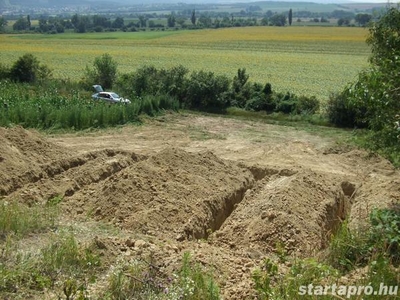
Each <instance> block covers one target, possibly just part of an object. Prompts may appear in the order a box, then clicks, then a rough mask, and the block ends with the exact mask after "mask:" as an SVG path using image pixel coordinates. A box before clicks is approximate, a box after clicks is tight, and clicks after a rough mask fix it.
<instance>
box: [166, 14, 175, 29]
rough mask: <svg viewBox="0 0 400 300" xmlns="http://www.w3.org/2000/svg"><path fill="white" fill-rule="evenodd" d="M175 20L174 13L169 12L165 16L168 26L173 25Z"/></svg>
mask: <svg viewBox="0 0 400 300" xmlns="http://www.w3.org/2000/svg"><path fill="white" fill-rule="evenodd" d="M175 22H176V19H175V15H174V14H170V15H169V16H168V18H167V24H168V27H175Z"/></svg>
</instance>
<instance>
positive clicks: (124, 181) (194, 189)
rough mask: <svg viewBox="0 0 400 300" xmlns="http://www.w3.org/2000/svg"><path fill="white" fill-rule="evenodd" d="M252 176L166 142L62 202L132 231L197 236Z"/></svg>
mask: <svg viewBox="0 0 400 300" xmlns="http://www.w3.org/2000/svg"><path fill="white" fill-rule="evenodd" d="M253 182H254V178H253V176H252V174H251V172H250V171H249V170H248V169H246V168H242V167H239V166H238V165H237V164H236V163H233V162H229V161H224V160H221V159H219V158H218V157H216V156H215V155H214V154H212V153H211V152H202V153H189V152H185V151H183V150H179V149H174V148H172V149H171V148H169V149H165V150H163V151H161V152H159V153H157V154H155V155H153V156H150V157H149V158H148V159H144V160H141V161H139V162H137V163H135V164H132V165H130V166H128V167H127V168H125V169H123V170H122V171H121V172H118V173H116V174H114V175H112V176H110V177H109V178H107V179H106V180H104V181H103V182H102V183H101V184H97V185H96V186H93V187H91V188H90V189H89V190H87V189H86V190H82V191H79V192H77V193H75V194H74V195H73V196H71V197H69V198H68V199H67V201H65V206H66V208H67V209H69V210H70V211H71V212H72V213H75V214H77V213H79V214H82V213H85V214H86V215H87V214H90V215H93V217H94V218H95V219H97V220H106V221H111V222H112V223H114V224H117V225H118V226H121V227H123V228H127V229H130V230H134V231H136V232H142V233H147V234H152V235H156V234H160V233H167V234H168V235H170V236H171V234H172V235H173V236H174V237H176V238H177V239H179V240H180V239H190V238H202V237H206V236H207V234H208V232H210V231H214V230H216V229H218V228H219V227H220V226H221V225H222V223H223V222H224V221H225V219H226V218H227V217H228V216H229V214H230V213H231V212H232V211H233V209H234V206H235V204H237V203H238V202H240V201H241V200H242V198H243V195H244V193H245V191H246V190H247V189H248V188H249V187H250V186H251V185H252V184H253Z"/></svg>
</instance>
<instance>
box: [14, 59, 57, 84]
mask: <svg viewBox="0 0 400 300" xmlns="http://www.w3.org/2000/svg"><path fill="white" fill-rule="evenodd" d="M49 77H51V71H50V69H49V68H48V67H47V66H45V65H41V64H40V62H39V60H38V59H37V58H36V57H35V56H33V55H32V54H25V55H23V56H21V57H20V58H19V59H18V60H17V61H16V62H15V63H14V64H13V65H12V66H11V69H10V79H11V80H13V81H16V82H27V83H34V82H37V81H44V80H46V79H48V78H49Z"/></svg>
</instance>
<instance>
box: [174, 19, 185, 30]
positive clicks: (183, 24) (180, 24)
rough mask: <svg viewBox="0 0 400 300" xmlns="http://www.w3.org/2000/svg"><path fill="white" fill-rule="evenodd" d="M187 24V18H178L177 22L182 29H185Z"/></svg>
mask: <svg viewBox="0 0 400 300" xmlns="http://www.w3.org/2000/svg"><path fill="white" fill-rule="evenodd" d="M185 22H186V19H185V18H178V19H177V20H176V23H178V24H179V26H181V27H182V28H183V27H185Z"/></svg>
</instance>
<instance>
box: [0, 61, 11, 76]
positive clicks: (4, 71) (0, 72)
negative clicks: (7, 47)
mask: <svg viewBox="0 0 400 300" xmlns="http://www.w3.org/2000/svg"><path fill="white" fill-rule="evenodd" d="M5 79H10V68H9V67H8V66H6V65H3V64H2V63H0V80H5Z"/></svg>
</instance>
